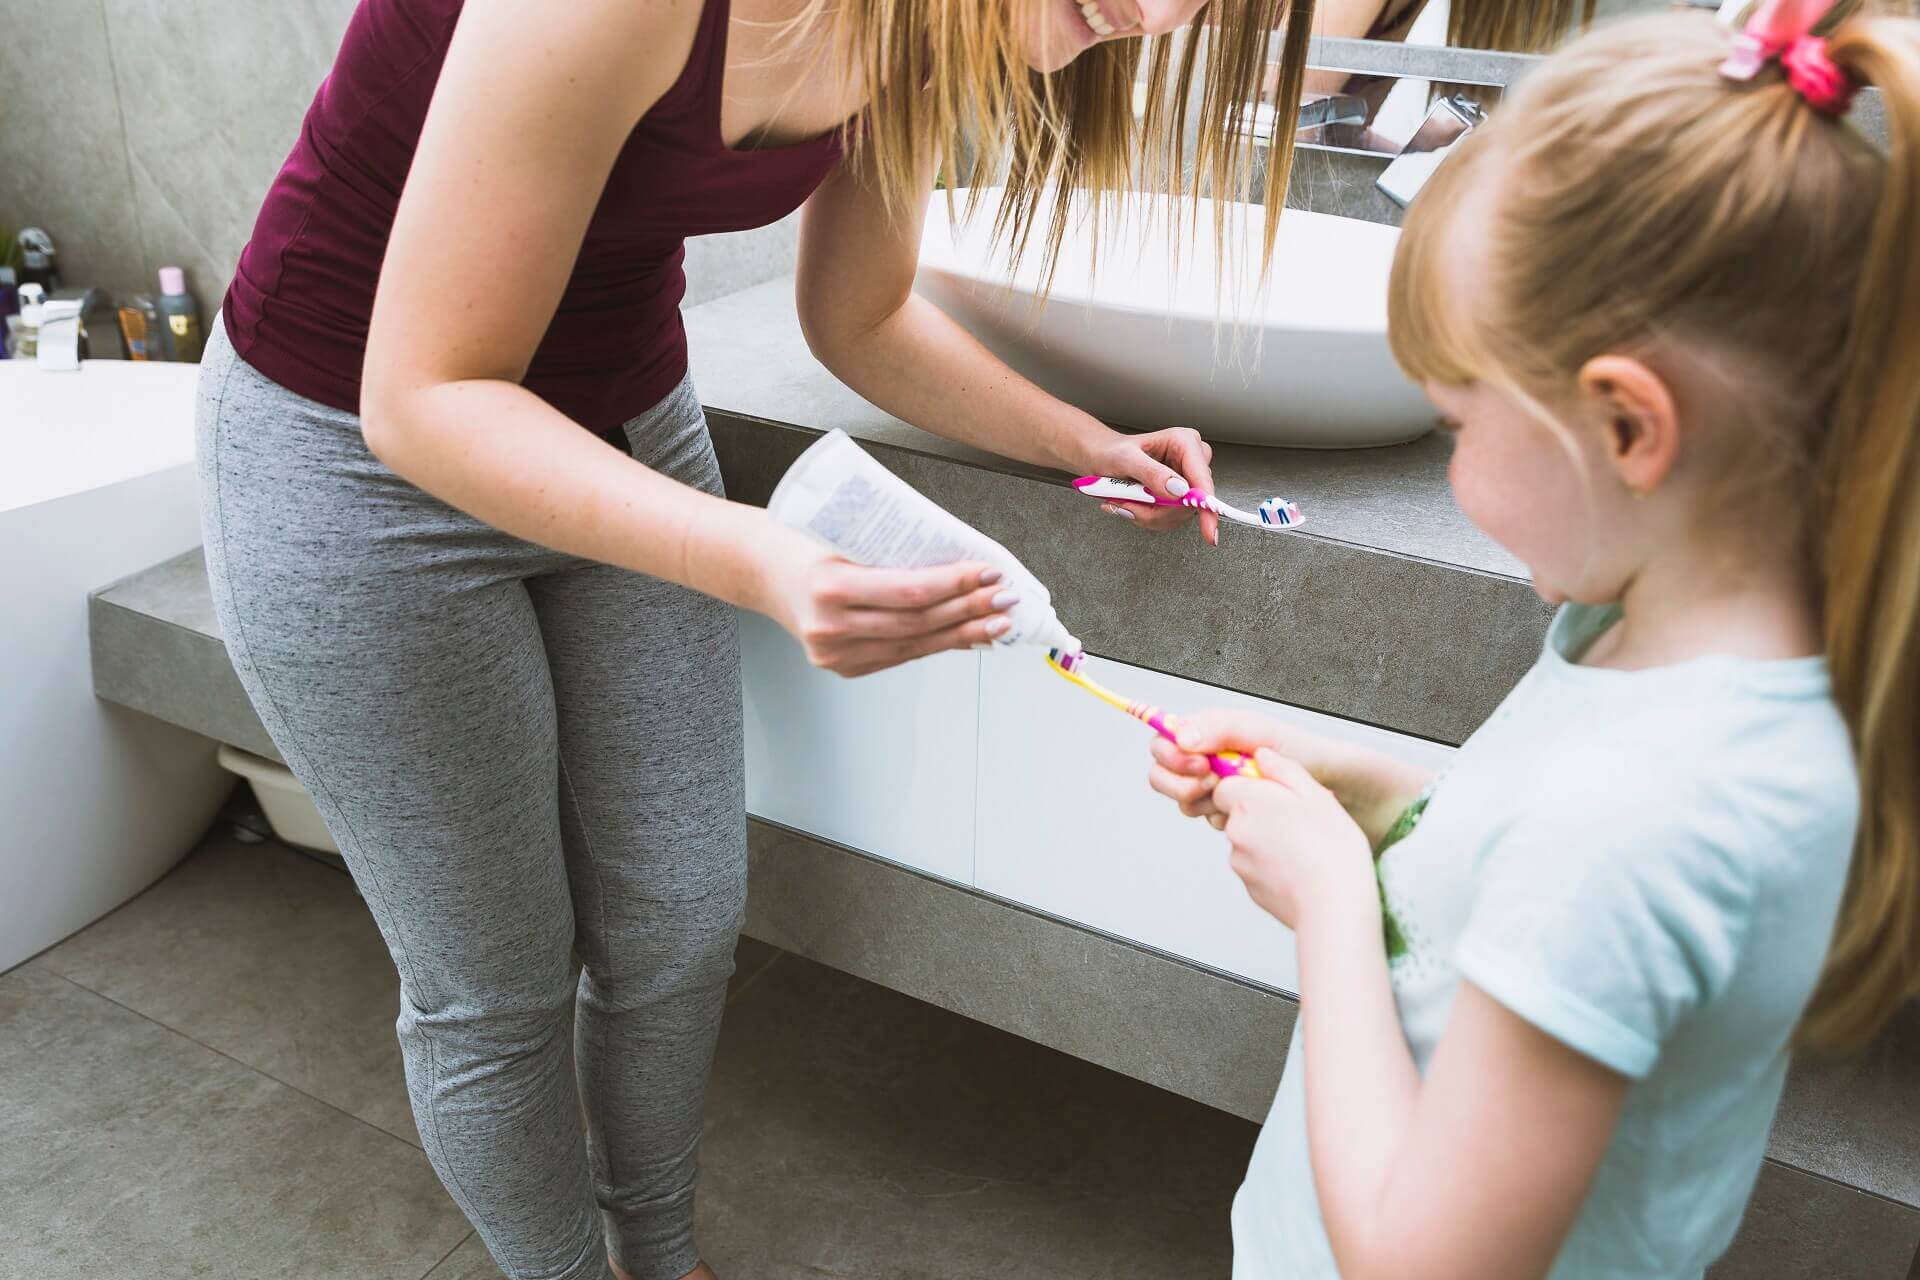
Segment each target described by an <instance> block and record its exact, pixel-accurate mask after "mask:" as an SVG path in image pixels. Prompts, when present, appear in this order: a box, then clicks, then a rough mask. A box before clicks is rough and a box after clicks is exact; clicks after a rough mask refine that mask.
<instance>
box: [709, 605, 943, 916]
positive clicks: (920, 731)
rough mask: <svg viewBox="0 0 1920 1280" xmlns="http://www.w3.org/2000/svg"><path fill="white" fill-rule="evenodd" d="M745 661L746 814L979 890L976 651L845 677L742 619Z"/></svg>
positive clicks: (782, 636) (778, 634) (766, 627)
mask: <svg viewBox="0 0 1920 1280" xmlns="http://www.w3.org/2000/svg"><path fill="white" fill-rule="evenodd" d="M740 665H741V680H742V685H743V688H744V697H745V705H746V733H747V811H748V812H749V813H751V814H753V815H754V816H755V817H759V818H765V819H767V820H768V821H770V822H778V823H781V824H783V825H785V826H789V827H793V828H795V829H796V830H799V831H805V832H809V833H811V834H813V835H818V836H822V837H825V838H826V839H828V840H834V841H837V842H839V843H841V844H845V845H850V846H851V847H853V848H855V849H859V850H861V851H862V852H865V853H871V854H874V855H876V856H878V857H882V858H887V859H890V860H892V861H894V862H899V863H902V864H904V865H906V866H910V867H913V868H915V869H917V870H920V871H926V872H929V873H931V874H933V875H937V876H942V877H944V878H946V879H948V880H957V881H959V882H960V883H962V884H971V883H973V811H974V798H973V797H974V754H975V749H976V741H977V738H978V736H979V735H978V729H979V687H980V660H979V656H978V655H977V654H973V653H944V654H939V655H936V656H935V657H932V658H925V659H922V660H921V661H919V662H910V663H908V664H907V665H906V666H904V667H896V668H894V669H893V670H891V671H883V672H880V673H879V674H877V675H871V676H863V677H861V678H860V679H858V680H844V679H842V678H840V677H839V676H836V675H831V674H829V673H827V672H824V671H820V670H818V669H816V668H814V667H813V666H811V665H809V664H808V662H807V660H806V656H805V655H804V654H803V653H801V651H800V646H799V645H797V644H796V643H794V641H793V639H792V637H790V636H788V635H787V633H786V632H784V631H782V630H781V629H780V628H779V627H778V626H776V625H775V624H774V623H772V622H771V621H769V620H767V619H766V618H764V617H762V616H761V615H759V614H756V613H746V612H742V613H741V615H740Z"/></svg>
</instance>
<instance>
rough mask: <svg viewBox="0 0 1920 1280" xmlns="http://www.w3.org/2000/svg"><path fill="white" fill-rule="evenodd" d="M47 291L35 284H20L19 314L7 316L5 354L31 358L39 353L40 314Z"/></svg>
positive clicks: (19, 357)
mask: <svg viewBox="0 0 1920 1280" xmlns="http://www.w3.org/2000/svg"><path fill="white" fill-rule="evenodd" d="M46 300H47V291H46V290H45V289H42V288H41V287H40V286H39V285H37V284H23V285H21V286H20V314H19V315H17V316H8V317H7V354H9V355H11V356H12V357H13V358H14V359H15V360H32V359H34V358H35V357H37V356H38V355H39V354H40V314H41V309H42V307H43V306H44V305H45V303H46Z"/></svg>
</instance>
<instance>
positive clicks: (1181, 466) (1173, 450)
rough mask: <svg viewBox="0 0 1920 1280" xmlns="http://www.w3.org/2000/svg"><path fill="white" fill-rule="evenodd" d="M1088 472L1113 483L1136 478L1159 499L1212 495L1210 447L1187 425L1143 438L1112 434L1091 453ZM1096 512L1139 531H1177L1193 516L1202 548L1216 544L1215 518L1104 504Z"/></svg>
mask: <svg viewBox="0 0 1920 1280" xmlns="http://www.w3.org/2000/svg"><path fill="white" fill-rule="evenodd" d="M1090 461H1091V463H1092V471H1093V472H1094V473H1095V474H1098V475H1103V476H1112V477H1114V478H1115V479H1117V480H1138V481H1139V482H1140V483H1141V484H1144V485H1145V486H1147V488H1149V489H1151V490H1153V491H1154V492H1155V493H1156V494H1158V495H1160V496H1161V497H1163V498H1180V497H1184V496H1185V495H1186V492H1187V490H1188V489H1201V490H1204V491H1205V492H1207V493H1212V492H1213V446H1212V445H1210V444H1208V443H1207V442H1206V441H1205V440H1202V439H1201V438H1200V433H1199V432H1198V431H1195V430H1193V429H1192V428H1191V427H1167V428H1165V429H1163V430H1160V431H1149V432H1146V433H1145V434H1143V435H1124V434H1122V433H1120V432H1114V433H1113V435H1112V439H1111V440H1109V441H1107V442H1106V443H1105V444H1104V445H1102V446H1101V447H1099V448H1097V449H1096V450H1095V451H1094V454H1093V456H1092V458H1091V459H1090ZM1101 510H1103V511H1107V512H1110V513H1112V514H1114V515H1118V516H1121V517H1123V518H1125V519H1129V520H1132V521H1134V522H1135V523H1137V524H1139V525H1140V526H1141V527H1142V528H1144V529H1177V528H1179V527H1180V526H1181V525H1184V524H1186V523H1187V522H1188V521H1189V520H1191V519H1193V517H1194V516H1195V515H1196V514H1197V515H1199V517H1200V536H1201V537H1203V538H1205V539H1206V540H1207V543H1208V545H1210V546H1218V545H1219V544H1220V517H1218V516H1216V515H1214V514H1213V513H1212V512H1210V511H1201V512H1195V511H1194V510H1193V509H1192V508H1191V507H1148V506H1141V505H1139V504H1137V503H1118V502H1109V503H1105V504H1103V505H1102V507H1101Z"/></svg>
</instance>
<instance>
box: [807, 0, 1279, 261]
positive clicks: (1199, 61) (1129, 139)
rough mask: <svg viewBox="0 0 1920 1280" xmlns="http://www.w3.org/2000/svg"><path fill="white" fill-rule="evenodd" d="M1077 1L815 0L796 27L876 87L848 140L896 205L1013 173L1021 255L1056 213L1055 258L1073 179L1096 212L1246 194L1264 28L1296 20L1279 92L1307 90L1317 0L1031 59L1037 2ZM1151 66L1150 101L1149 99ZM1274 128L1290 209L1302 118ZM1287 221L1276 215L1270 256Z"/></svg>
mask: <svg viewBox="0 0 1920 1280" xmlns="http://www.w3.org/2000/svg"><path fill="white" fill-rule="evenodd" d="M1064 2H1065V0H809V3H808V4H807V5H806V6H805V9H804V11H803V12H802V13H801V15H800V16H799V17H798V18H797V19H796V20H795V25H794V30H795V31H807V30H824V31H827V32H828V33H829V39H828V45H829V47H830V48H831V49H833V50H834V51H835V55H834V58H835V60H836V61H837V63H838V66H837V72H838V74H839V75H840V76H841V77H842V78H843V79H846V80H849V81H853V80H856V79H857V81H858V83H860V84H861V86H862V87H863V89H864V91H865V93H866V96H867V101H868V106H867V109H866V110H865V111H864V112H863V113H862V114H861V115H860V116H859V118H858V119H857V120H856V121H854V122H853V125H852V127H851V128H850V131H849V138H848V142H849V146H850V148H851V154H852V159H853V163H854V164H856V165H857V166H859V167H860V168H861V169H862V170H863V171H864V173H865V174H866V175H867V180H868V181H869V182H871V183H872V184H873V185H874V186H875V187H876V188H877V189H878V190H879V191H880V192H881V194H882V195H883V196H884V198H885V199H886V200H887V203H888V207H889V208H892V209H895V210H899V209H903V208H912V207H913V205H914V202H916V201H918V200H919V199H920V198H921V196H922V194H923V192H924V184H927V183H929V182H931V181H932V180H933V179H934V178H935V177H936V176H937V177H938V178H939V180H940V183H941V185H944V186H946V187H949V188H953V187H967V188H971V189H973V190H976V191H977V190H980V189H982V188H985V187H988V186H992V185H1001V186H1003V187H1004V193H1003V195H1002V197H1001V201H1000V205H999V208H998V209H997V211H996V213H995V222H994V226H995V231H996V235H997V236H998V237H1000V238H1001V239H1003V240H1004V241H1005V242H1006V243H1008V244H1010V245H1011V246H1012V247H1013V250H1014V254H1015V256H1016V258H1017V257H1018V256H1019V255H1020V254H1022V253H1024V252H1025V250H1026V249H1027V247H1028V245H1029V242H1030V238H1031V233H1032V232H1033V231H1034V229H1035V228H1036V226H1044V231H1043V236H1042V246H1043V250H1042V251H1043V253H1044V255H1045V258H1044V260H1045V262H1046V264H1047V266H1048V268H1049V270H1050V269H1051V265H1052V263H1053V261H1054V260H1055V258H1056V257H1057V256H1058V253H1059V249H1060V245H1061V243H1062V240H1063V239H1064V237H1065V234H1066V230H1067V226H1068V221H1069V197H1070V196H1071V195H1072V194H1073V193H1074V192H1076V191H1077V192H1082V193H1085V199H1086V200H1087V201H1088V203H1089V204H1090V205H1091V209H1092V213H1093V219H1094V225H1095V227H1096V228H1097V227H1098V226H1099V225H1100V224H1101V223H1102V222H1105V221H1107V220H1108V217H1109V215H1110V214H1111V213H1112V212H1113V211H1114V210H1116V209H1117V208H1118V204H1119V202H1118V200H1117V199H1116V197H1117V196H1118V195H1119V194H1120V193H1122V192H1125V191H1128V190H1133V189H1148V190H1155V189H1157V190H1161V191H1164V192H1165V193H1167V194H1169V195H1174V194H1189V195H1197V194H1199V193H1201V192H1203V191H1204V192H1205V193H1206V194H1209V195H1212V196H1215V197H1216V198H1218V199H1220V200H1225V201H1231V200H1245V199H1248V198H1250V197H1251V195H1252V194H1253V192H1252V186H1253V175H1254V173H1255V171H1256V169H1257V167H1258V166H1257V164H1256V143H1255V140H1254V137H1253V134H1254V130H1253V128H1252V127H1251V126H1252V124H1253V118H1254V109H1255V104H1256V101H1257V97H1258V93H1259V89H1260V81H1261V78H1262V75H1263V73H1264V71H1265V69H1266V65H1267V61H1268V59H1267V46H1268V41H1269V38H1270V37H1271V36H1272V35H1273V33H1274V32H1275V30H1276V29H1279V28H1281V27H1283V26H1284V29H1285V40H1284V47H1283V51H1282V56H1281V64H1282V70H1281V77H1280V80H1281V83H1280V90H1279V93H1280V96H1279V98H1278V100H1279V101H1281V102H1297V101H1299V99H1300V91H1301V82H1302V80H1303V78H1304V76H1305V71H1306V60H1307V37H1308V34H1309V31H1310V28H1311V26H1312V22H1313V0H1208V2H1207V4H1206V5H1205V6H1204V7H1202V8H1201V9H1200V11H1199V12H1198V14H1197V15H1196V16H1195V18H1194V19H1193V21H1192V23H1191V24H1189V26H1188V27H1187V28H1186V29H1185V30H1184V31H1182V32H1180V33H1176V34H1175V35H1171V36H1159V37H1153V38H1150V39H1145V40H1111V41H1105V42H1102V43H1101V44H1099V45H1096V46H1095V47H1093V48H1091V49H1088V50H1087V51H1086V52H1084V53H1082V54H1081V55H1080V56H1079V57H1077V58H1075V59H1074V60H1073V61H1072V62H1071V63H1069V64H1068V65H1067V66H1066V67H1065V68H1063V69H1062V70H1060V71H1057V72H1053V73H1049V74H1041V73H1037V72H1034V71H1031V70H1029V68H1028V66H1027V62H1026V56H1027V52H1028V50H1027V46H1026V32H1027V30H1028V27H1029V23H1028V18H1029V17H1030V16H1032V15H1033V14H1036V13H1038V12H1040V8H1041V6H1042V5H1043V4H1061V3H1064ZM1203 41H1204V44H1203ZM1203 48H1204V50H1205V53H1204V56H1203V55H1202V49H1203ZM1143 66H1144V68H1145V86H1144V92H1145V98H1146V102H1145V110H1144V113H1142V114H1141V115H1139V116H1136V114H1135V109H1134V107H1135V98H1134V90H1135V84H1136V81H1137V80H1138V79H1139V77H1140V74H1141V71H1142V68H1143ZM1195 95H1197V96H1195ZM1272 135H1273V136H1272V142H1271V146H1270V150H1269V153H1268V155H1267V159H1266V174H1265V181H1264V183H1263V187H1264V196H1265V200H1266V203H1267V206H1268V207H1269V208H1270V209H1272V210H1275V211H1276V213H1277V211H1278V210H1279V209H1280V207H1281V206H1282V204H1283V203H1284V202H1285V196H1286V190H1287V178H1288V174H1289V172H1290V170H1291V168H1292V159H1293V130H1292V129H1290V128H1286V127H1284V124H1283V125H1282V127H1279V128H1276V129H1274V130H1273V131H1272ZM1262 145H1264V144H1262ZM1221 212H1222V217H1221V218H1220V219H1219V220H1217V221H1216V226H1215V234H1216V236H1217V237H1224V235H1225V220H1224V208H1222V210H1221ZM1278 223H1279V218H1278V217H1277V216H1275V217H1269V218H1268V219H1267V220H1266V241H1265V244H1264V245H1263V246H1262V258H1261V265H1262V270H1263V271H1264V269H1265V266H1266V263H1267V262H1268V261H1269V260H1270V259H1271V257H1272V252H1273V236H1274V232H1275V230H1276V228H1277V226H1278Z"/></svg>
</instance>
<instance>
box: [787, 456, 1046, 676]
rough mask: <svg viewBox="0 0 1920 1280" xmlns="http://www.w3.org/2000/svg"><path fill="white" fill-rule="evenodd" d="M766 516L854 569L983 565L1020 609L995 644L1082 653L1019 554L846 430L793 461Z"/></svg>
mask: <svg viewBox="0 0 1920 1280" xmlns="http://www.w3.org/2000/svg"><path fill="white" fill-rule="evenodd" d="M767 514H768V515H770V516H772V517H773V518H774V520H775V521H777V522H778V523H780V524H783V525H786V526H787V527H788V528H790V529H800V530H803V531H805V532H807V533H810V534H812V535H813V536H814V537H816V538H818V539H819V540H820V541H822V542H824V543H826V544H827V545H828V546H830V547H832V548H833V549H834V550H835V551H838V552H839V553H840V554H841V555H843V556H845V557H846V558H847V559H849V560H851V561H853V562H854V563H856V564H864V565H875V566H879V567H883V568H889V569H923V568H927V567H929V566H932V565H940V564H953V563H954V562H955V561H959V560H978V561H980V562H981V563H983V564H989V565H992V566H993V567H994V568H996V569H998V570H999V571H1000V573H1001V575H1002V576H1001V581H1000V587H1001V589H1002V590H1010V591H1012V592H1013V593H1014V594H1015V595H1017V596H1018V597H1019V598H1020V599H1019V603H1018V604H1016V605H1014V606H1013V608H1012V609H1010V610H1008V611H1007V618H1008V619H1009V621H1011V622H1012V623H1013V625H1012V626H1010V627H1008V628H1007V629H1006V630H1005V631H1003V632H1002V633H1001V634H1000V635H998V636H996V637H994V643H995V644H996V645H1000V646H1007V645H1016V644H1028V645H1037V646H1039V647H1040V648H1043V649H1061V650H1064V651H1066V652H1068V653H1079V652H1081V650H1082V647H1083V646H1082V645H1081V644H1080V642H1079V641H1078V640H1076V639H1074V638H1073V636H1072V635H1071V634H1070V633H1069V632H1068V631H1067V629H1066V628H1065V627H1064V626H1062V625H1061V624H1060V619H1059V618H1058V617H1057V616H1056V615H1055V614H1054V612H1053V597H1052V596H1050V595H1049V594H1048V593H1047V589H1046V588H1045V587H1044V586H1042V585H1040V580H1039V579H1038V578H1036V577H1034V576H1033V574H1032V573H1031V572H1030V571H1028V569H1027V567H1026V566H1025V565H1023V564H1021V563H1020V561H1019V560H1018V559H1016V558H1015V557H1014V554H1013V552H1011V551H1009V550H1007V549H1006V548H1005V547H1003V546H1001V545H1000V544H999V543H997V542H995V541H994V540H993V539H992V538H989V537H988V536H987V535H986V534H984V533H981V532H980V531H979V530H978V529H975V528H974V527H973V526H972V525H969V524H967V523H966V522H965V521H964V520H961V519H959V518H958V517H957V516H954V515H953V514H951V513H950V512H948V511H946V510H944V509H943V508H941V507H940V506H939V505H938V504H937V503H935V502H933V501H932V500H931V499H929V498H927V497H926V496H925V495H924V494H922V493H920V492H919V491H918V490H917V489H915V488H914V487H913V486H912V485H910V484H908V483H907V482H906V481H904V480H902V479H901V478H900V477H899V476H896V475H894V474H893V472H891V471H889V470H887V469H886V468H885V467H883V466H881V465H880V464H879V462H877V461H875V460H874V458H873V457H872V455H870V454H868V453H867V452H866V450H864V449H862V448H861V447H860V446H859V445H857V444H855V443H854V442H853V439H852V437H850V436H848V435H847V433H846V432H844V431H830V432H828V433H827V434H826V435H824V436H822V437H821V438H820V439H819V440H818V441H817V442H816V443H815V444H813V445H812V446H811V447H810V448H808V450H807V451H806V452H805V453H803V454H801V455H800V456H799V457H798V458H796V459H795V460H794V463H793V465H792V466H791V467H789V468H787V474H786V475H784V476H782V477H781V478H780V483H779V485H777V486H776V487H775V488H774V491H773V498H772V500H771V501H769V502H768V503H767Z"/></svg>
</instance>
